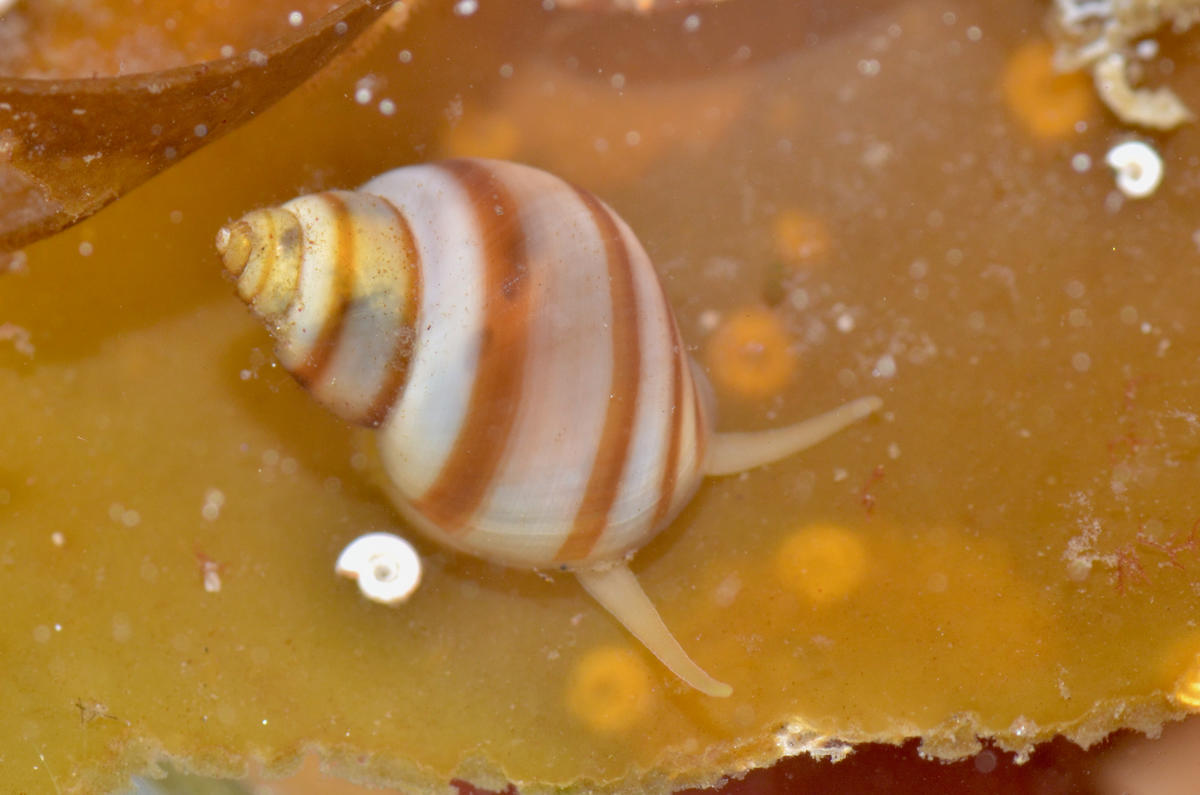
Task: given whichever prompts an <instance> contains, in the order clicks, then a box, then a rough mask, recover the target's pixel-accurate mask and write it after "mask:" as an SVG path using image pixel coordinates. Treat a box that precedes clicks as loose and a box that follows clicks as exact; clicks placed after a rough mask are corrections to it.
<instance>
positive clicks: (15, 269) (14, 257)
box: [0, 244, 1200, 273]
mask: <svg viewBox="0 0 1200 795" xmlns="http://www.w3.org/2000/svg"><path fill="white" fill-rule="evenodd" d="M1198 245H1200V244H1198ZM28 270H29V256H28V255H27V254H26V253H25V252H24V251H13V252H10V253H4V252H0V273H4V272H5V271H8V272H9V273H27V272H28Z"/></svg>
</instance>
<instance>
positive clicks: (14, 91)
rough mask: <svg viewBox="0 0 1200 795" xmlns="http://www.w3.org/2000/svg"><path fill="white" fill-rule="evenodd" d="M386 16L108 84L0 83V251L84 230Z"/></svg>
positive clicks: (346, 16)
mask: <svg viewBox="0 0 1200 795" xmlns="http://www.w3.org/2000/svg"><path fill="white" fill-rule="evenodd" d="M390 5H391V0H350V2H347V3H345V4H344V5H342V6H341V7H340V8H338V9H336V10H335V11H332V12H330V13H329V14H327V15H326V16H324V17H322V18H321V19H319V20H316V21H315V22H313V23H312V24H310V25H308V26H305V27H302V28H300V29H299V30H297V32H296V33H294V34H290V35H287V36H284V37H282V38H280V39H278V40H277V41H275V42H274V43H272V44H270V45H268V46H265V47H263V48H261V49H257V50H249V51H247V52H245V53H242V54H240V55H237V56H234V57H232V58H226V59H222V60H218V61H211V62H207V63H200V64H194V65H192V66H186V67H182V68H177V69H169V70H165V71H161V72H154V73H149V74H138V75H128V76H121V77H111V78H84V79H71V80H31V79H22V78H0V250H7V249H13V248H17V247H20V246H23V245H25V244H28V243H31V242H33V241H34V240H37V239H39V238H41V237H45V236H46V235H49V234H52V233H54V232H56V231H58V230H60V229H63V228H65V227H67V226H69V225H71V224H73V223H75V222H77V221H80V220H82V219H83V218H86V217H87V216H89V215H91V214H92V213H94V212H96V211H97V210H99V209H100V208H102V207H104V206H105V205H106V204H108V203H109V202H111V201H112V200H113V199H116V198H117V197H118V196H120V195H122V194H123V193H125V192H127V191H129V190H130V189H132V188H134V187H136V186H137V185H139V184H141V183H142V182H144V181H145V180H147V179H149V178H150V177H152V176H153V175H154V174H156V173H158V172H159V171H161V170H162V169H164V168H166V167H167V166H170V165H171V164H172V163H175V162H177V161H178V160H179V159H180V158H182V157H185V156H186V155H188V154H190V153H191V152H193V151H195V150H196V149H198V148H200V147H201V146H203V145H204V144H206V143H208V142H209V141H212V140H215V139H216V138H219V137H220V136H221V135H224V134H225V133H226V132H228V131H230V130H232V129H234V128H235V127H237V126H238V125H240V124H242V123H243V122H245V121H247V120H249V119H250V118H252V117H253V116H254V115H255V114H256V113H258V112H260V111H262V110H264V109H265V108H267V107H269V106H270V105H271V104H272V103H274V102H275V101H277V100H278V99H279V98H280V97H282V96H284V95H285V94H287V93H288V92H289V91H291V90H292V89H293V88H295V87H296V86H297V85H299V84H300V83H301V82H303V81H304V80H305V79H307V78H308V77H310V76H311V75H312V74H313V73H315V72H316V71H317V70H318V69H319V68H321V66H323V65H324V64H326V63H327V62H328V61H329V60H330V59H331V58H332V57H333V56H334V55H336V54H337V53H339V52H341V51H342V50H343V49H345V48H346V47H347V46H348V45H349V44H350V43H351V42H352V41H354V40H355V38H356V37H357V36H358V35H359V34H361V33H362V32H363V31H364V30H366V29H367V27H368V26H369V25H370V24H371V23H372V22H373V21H375V20H376V19H377V18H378V17H379V16H380V14H382V13H383V12H384V11H385V10H386V9H387V8H388V7H389V6H390Z"/></svg>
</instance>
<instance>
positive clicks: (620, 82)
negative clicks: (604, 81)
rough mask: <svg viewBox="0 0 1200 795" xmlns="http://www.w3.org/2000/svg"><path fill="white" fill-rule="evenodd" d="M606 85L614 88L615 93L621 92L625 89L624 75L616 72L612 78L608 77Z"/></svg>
mask: <svg viewBox="0 0 1200 795" xmlns="http://www.w3.org/2000/svg"><path fill="white" fill-rule="evenodd" d="M608 84H609V85H610V86H612V87H613V88H615V89H616V90H617V91H621V90H623V89H624V88H625V75H623V74H621V73H620V72H617V73H616V74H614V75H613V76H612V77H610V78H609V79H608Z"/></svg>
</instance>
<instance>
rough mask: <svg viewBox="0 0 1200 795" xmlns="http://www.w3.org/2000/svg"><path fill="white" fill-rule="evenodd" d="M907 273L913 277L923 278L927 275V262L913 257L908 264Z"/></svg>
mask: <svg viewBox="0 0 1200 795" xmlns="http://www.w3.org/2000/svg"><path fill="white" fill-rule="evenodd" d="M908 275H909V276H911V277H912V278H914V279H924V278H925V277H926V276H928V275H929V263H928V262H926V261H925V260H923V259H915V260H913V261H912V262H911V263H910V264H909V266H908Z"/></svg>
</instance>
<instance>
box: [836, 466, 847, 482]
mask: <svg viewBox="0 0 1200 795" xmlns="http://www.w3.org/2000/svg"><path fill="white" fill-rule="evenodd" d="M848 477H850V473H849V472H847V471H846V470H844V469H840V468H839V469H835V470H833V482H834V483H841V482H842V481H843V480H845V479H846V478H848Z"/></svg>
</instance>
